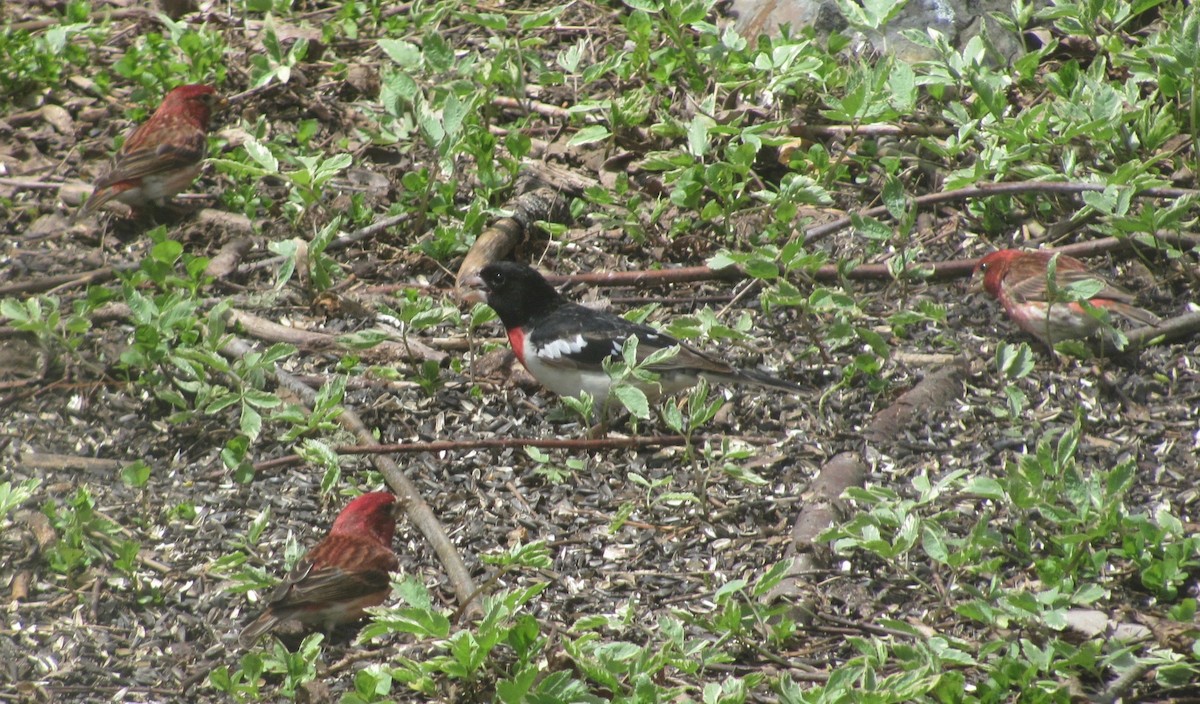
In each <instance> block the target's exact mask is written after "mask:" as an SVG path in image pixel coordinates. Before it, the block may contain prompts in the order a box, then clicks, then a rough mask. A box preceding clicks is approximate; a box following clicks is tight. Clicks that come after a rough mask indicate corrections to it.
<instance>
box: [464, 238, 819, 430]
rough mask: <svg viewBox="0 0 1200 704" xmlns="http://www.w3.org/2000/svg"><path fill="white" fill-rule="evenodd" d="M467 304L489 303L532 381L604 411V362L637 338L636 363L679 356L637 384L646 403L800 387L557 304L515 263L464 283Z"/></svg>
mask: <svg viewBox="0 0 1200 704" xmlns="http://www.w3.org/2000/svg"><path fill="white" fill-rule="evenodd" d="M463 284H464V287H465V288H466V295H465V296H464V298H465V299H466V300H467V301H473V302H483V303H487V304H488V305H489V306H491V307H492V309H493V310H495V311H496V314H497V315H499V316H500V321H501V322H502V323H504V327H505V328H506V329H507V331H508V340H509V342H510V343H512V348H513V352H515V353H516V355H517V359H519V360H521V364H523V365H525V368H526V369H528V370H529V373H530V374H532V375H533V377H534V378H535V379H537V380H538V381H539V382H541V383H542V384H543V385H545V386H546V387H547V388H549V389H550V390H551V391H553V392H555V393H557V394H558V395H560V396H579V395H580V392H581V391H587V392H588V393H589V394H591V396H592V398H593V399H594V402H595V403H596V407H597V408H601V409H603V408H605V404H606V403H607V401H608V394H609V389H610V387H611V384H612V379H611V378H610V377H609V375H608V372H607V371H606V370H605V369H604V360H605V359H614V360H619V359H621V347H622V345H623V344H624V343H625V341H626V340H627V339H629V337H631V336H636V337H637V339H638V347H637V354H638V360H639V361H641V360H644V359H645V358H646V357H648V356H650V355H651V354H653V353H654V352H657V351H659V350H662V349H664V348H667V347H671V346H678V347H679V354H677V355H675V356H674V357H672V358H670V359H667V360H665V361H663V362H661V363H658V364H653V365H650V366H649V367H648V370H649V371H652V372H654V373H656V374H658V375H659V379H658V382H657V384H653V385H651V384H640V383H639V384H638V387H639V388H640V389H641V390H642V391H643V392H644V393H645V394H646V395H647V396H648V397H649V398H656V397H658V396H659V395H660V394H671V393H675V392H677V391H681V390H683V389H686V388H690V387H692V386H694V385H695V384H696V383H697V382H699V381H700V378H701V377H704V378H706V379H708V380H709V381H711V382H723V383H730V384H738V383H746V384H755V385H757V386H763V387H768V388H772V389H780V390H782V391H788V392H791V393H798V392H799V391H800V387H799V386H797V385H795V384H793V383H791V382H787V381H784V380H782V379H777V378H775V377H773V376H771V375H770V374H764V373H763V372H759V371H750V370H742V369H737V368H735V367H732V366H730V365H729V364H726V363H725V362H722V361H721V360H719V359H715V358H713V357H711V356H709V355H707V354H705V353H703V352H701V351H699V350H697V349H695V348H694V347H691V346H690V345H688V344H686V343H683V342H680V341H679V340H676V339H675V338H673V337H671V336H670V335H667V334H666V333H662V332H659V331H658V330H655V329H654V328H651V327H649V326H646V325H639V324H637V323H632V322H630V321H628V320H625V319H624V318H622V317H620V316H617V315H613V314H612V313H606V312H602V311H596V310H592V309H591V308H586V307H584V306H581V305H579V304H577V303H572V302H571V301H568V300H567V299H565V298H563V297H562V296H561V295H560V294H559V293H558V291H557V290H555V288H554V287H553V286H551V285H550V282H548V281H546V279H545V278H543V277H542V275H541V274H539V273H538V272H537V271H535V270H534V269H532V268H531V267H528V266H526V265H524V264H519V263H516V262H507V261H504V262H495V263H492V264H489V265H487V266H485V267H484V268H483V269H482V270H480V272H479V273H478V274H476V275H474V276H470V277H468V278H467V279H465V280H464V281H463Z"/></svg>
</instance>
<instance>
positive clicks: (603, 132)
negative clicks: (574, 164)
mask: <svg viewBox="0 0 1200 704" xmlns="http://www.w3.org/2000/svg"><path fill="white" fill-rule="evenodd" d="M611 136H612V133H611V132H609V131H608V128H607V127H605V126H604V125H590V126H588V127H584V128H583V129H581V130H579V131H578V132H576V133H575V134H574V135H573V136H572V137H571V139H570V140H569V141H568V142H567V146H569V147H577V146H581V145H584V144H592V143H594V142H602V141H604V140H606V139H608V138H609V137H611Z"/></svg>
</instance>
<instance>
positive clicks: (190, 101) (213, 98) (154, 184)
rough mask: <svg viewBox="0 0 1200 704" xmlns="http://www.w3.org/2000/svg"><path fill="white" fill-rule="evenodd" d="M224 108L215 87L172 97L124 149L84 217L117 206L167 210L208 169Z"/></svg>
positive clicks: (183, 91)
mask: <svg viewBox="0 0 1200 704" xmlns="http://www.w3.org/2000/svg"><path fill="white" fill-rule="evenodd" d="M221 102H222V100H221V99H220V98H219V97H217V93H216V91H215V90H213V88H212V87H211V86H201V85H187V86H179V87H178V88H175V89H174V90H172V91H171V92H169V93H167V95H166V97H164V98H163V101H162V105H159V106H158V110H155V111H154V114H153V115H151V116H150V119H149V120H146V121H145V122H144V123H142V124H141V125H140V126H139V127H138V128H137V129H135V130H134V131H133V133H132V134H130V135H129V138H128V139H126V140H125V143H124V144H122V145H121V148H120V150H118V151H117V153H116V155H115V156H114V157H113V159H112V164H110V165H109V169H108V172H107V173H106V174H104V175H103V176H101V177H100V179H99V180H97V181H96V187H95V190H93V191H92V195H91V196H90V197H89V198H88V199H87V202H86V203H84V204H83V209H82V210H81V211H80V214H82V215H87V214H89V213H91V212H94V211H95V210H97V209H98V208H100V207H101V206H103V205H104V204H105V203H107V202H109V201H111V200H117V201H120V202H122V203H124V204H126V205H128V206H130V207H133V208H139V207H142V206H145V205H147V204H150V203H154V204H161V203H162V201H164V200H166V199H167V198H170V197H171V196H173V195H175V194H176V193H179V192H180V191H182V190H183V189H185V188H187V187H188V186H189V185H191V183H192V181H195V180H196V177H197V176H199V175H200V170H201V168H203V166H204V157H205V155H206V154H207V153H208V123H209V120H210V119H211V118H212V111H213V108H214V107H216V106H217V105H219V104H221Z"/></svg>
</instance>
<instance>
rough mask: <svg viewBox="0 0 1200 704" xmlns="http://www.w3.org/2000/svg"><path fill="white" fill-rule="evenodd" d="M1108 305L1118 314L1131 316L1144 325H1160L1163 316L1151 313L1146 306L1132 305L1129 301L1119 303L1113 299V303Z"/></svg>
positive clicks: (1125, 316)
mask: <svg viewBox="0 0 1200 704" xmlns="http://www.w3.org/2000/svg"><path fill="white" fill-rule="evenodd" d="M1107 307H1108V309H1109V310H1111V311H1112V312H1114V313H1116V314H1117V315H1120V316H1122V317H1124V318H1129V319H1130V320H1132V321H1134V322H1135V323H1141V324H1142V325H1158V324H1159V323H1161V322H1162V318H1160V317H1158V316H1157V315H1155V314H1153V313H1151V312H1150V311H1148V310H1146V309H1145V308H1138V307H1137V306H1131V305H1129V304H1128V303H1119V302H1117V301H1113V302H1112V303H1110V304H1108V306H1107Z"/></svg>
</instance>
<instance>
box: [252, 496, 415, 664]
mask: <svg viewBox="0 0 1200 704" xmlns="http://www.w3.org/2000/svg"><path fill="white" fill-rule="evenodd" d="M396 506H397V503H396V497H395V496H393V495H391V494H389V493H387V492H384V491H377V492H374V493H370V494H363V495H362V496H360V497H358V498H357V499H355V500H353V501H351V502H350V503H349V504H347V505H346V508H344V509H342V512H341V513H340V514H338V517H337V520H335V521H334V522H333V528H331V529H329V535H327V536H325V539H324V540H322V541H321V542H319V543H317V544H316V546H314V547H313V549H312V550H309V551H308V553H307V554H305V555H304V557H302V558H300V561H299V562H297V563H296V566H295V567H294V568H293V569H292V571H291V572H290V573H289V574H288V576H287V577H286V578H285V579H284V580H283V581H282V582H281V583H280V584H279V586H278V587H276V588H275V591H273V592H272V593H271V595H270V597H268V598H267V608H266V609H265V610H264V611H263V612H262V613H261V614H259V616H258V618H256V619H254V621H253V622H252V623H251V624H250V625H249V626H246V629H245V630H244V631H242V635H241V637H240V640H241V642H242V644H243V645H250V644H252V643H253V642H254V640H255V639H256V638H258V637H259V636H260V635H262V634H264V633H267V632H269V631H271V630H273V629H274V628H275V627H276V626H278V625H279V624H281V623H283V622H285V621H300V622H301V623H303V624H306V625H316V626H320V627H322V628H324V629H325V630H330V629H332V628H333V627H334V626H337V625H339V624H342V623H350V622H352V621H357V620H358V619H360V618H362V615H363V609H365V608H366V607H368V606H378V605H379V604H382V603H383V600H384V599H386V598H387V595H388V592H389V591H390V589H391V580H390V577H389V576H388V573H389V572H393V571H395V570H396V568H397V567H399V566H400V561H399V560H398V559H397V558H396V553H394V552H392V536H393V534H394V533H395V531H396V517H395V509H396Z"/></svg>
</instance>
